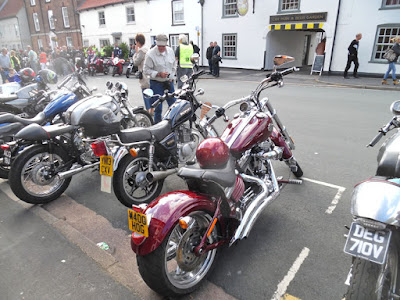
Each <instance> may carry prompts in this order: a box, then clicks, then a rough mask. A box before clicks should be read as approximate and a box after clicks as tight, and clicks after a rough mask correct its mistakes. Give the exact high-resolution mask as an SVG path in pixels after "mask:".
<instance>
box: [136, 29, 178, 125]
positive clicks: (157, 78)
mask: <svg viewBox="0 0 400 300" xmlns="http://www.w3.org/2000/svg"><path fill="white" fill-rule="evenodd" d="M156 44H157V47H153V48H152V49H150V50H149V51H148V52H147V55H146V58H145V61H144V68H143V72H144V75H146V76H149V77H150V88H151V89H152V90H153V91H154V94H159V95H163V94H164V90H168V92H169V93H172V92H174V91H175V90H174V83H173V78H174V75H175V72H176V59H175V54H174V50H172V48H170V47H168V46H167V45H168V37H167V36H166V35H165V34H159V35H157V36H156ZM157 99H158V97H153V98H152V102H155V101H157ZM175 100H176V99H175V98H173V97H171V98H168V99H167V102H168V106H171V105H172V104H173V103H174V102H175ZM161 113H162V103H160V104H159V105H158V106H157V107H156V109H155V112H154V122H155V123H159V122H160V121H161Z"/></svg>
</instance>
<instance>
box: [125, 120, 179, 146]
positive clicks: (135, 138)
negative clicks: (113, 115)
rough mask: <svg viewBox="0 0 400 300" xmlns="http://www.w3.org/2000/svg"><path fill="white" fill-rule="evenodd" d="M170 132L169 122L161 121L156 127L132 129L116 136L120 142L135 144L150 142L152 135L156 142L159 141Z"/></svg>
mask: <svg viewBox="0 0 400 300" xmlns="http://www.w3.org/2000/svg"><path fill="white" fill-rule="evenodd" d="M171 131H172V127H171V122H170V121H168V120H163V121H161V122H160V123H157V124H156V125H153V126H150V127H147V128H142V127H134V128H129V129H124V130H121V132H120V133H119V134H118V136H119V138H120V140H121V142H123V143H125V144H128V143H135V142H141V141H150V140H151V137H152V135H154V137H155V139H156V141H161V140H162V139H163V138H165V137H166V136H167V135H168V134H169V133H170V132H171Z"/></svg>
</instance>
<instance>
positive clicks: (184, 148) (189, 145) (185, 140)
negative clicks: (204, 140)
mask: <svg viewBox="0 0 400 300" xmlns="http://www.w3.org/2000/svg"><path fill="white" fill-rule="evenodd" d="M177 135H178V144H177V146H178V155H179V162H181V163H185V162H187V161H189V160H192V159H193V158H194V157H195V155H196V148H197V146H198V145H199V142H200V135H199V134H198V133H197V132H196V131H193V130H191V129H190V128H189V127H188V126H187V125H186V124H184V125H182V126H180V127H179V128H178V130H177Z"/></svg>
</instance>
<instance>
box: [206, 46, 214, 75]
mask: <svg viewBox="0 0 400 300" xmlns="http://www.w3.org/2000/svg"><path fill="white" fill-rule="evenodd" d="M213 50H214V43H213V42H210V46H209V47H208V48H207V52H206V58H207V60H208V68H209V69H210V74H213V63H212V54H213Z"/></svg>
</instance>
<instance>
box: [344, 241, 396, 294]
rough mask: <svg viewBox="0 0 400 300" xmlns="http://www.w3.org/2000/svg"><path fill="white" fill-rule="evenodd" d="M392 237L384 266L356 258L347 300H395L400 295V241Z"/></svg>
mask: <svg viewBox="0 0 400 300" xmlns="http://www.w3.org/2000/svg"><path fill="white" fill-rule="evenodd" d="M397 237H398V235H396V238H395V236H394V235H393V236H392V241H391V242H390V247H389V251H388V253H387V256H386V261H385V262H384V264H382V265H379V264H376V263H373V262H370V261H367V260H364V259H361V258H355V259H354V262H353V268H352V277H351V281H350V286H349V289H348V291H347V295H346V300H394V299H398V297H395V296H394V295H398V294H399V288H400V276H399V274H398V270H399V256H398V255H399V247H398V246H399V240H398V238H397Z"/></svg>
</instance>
